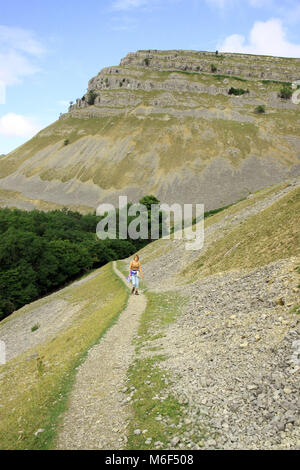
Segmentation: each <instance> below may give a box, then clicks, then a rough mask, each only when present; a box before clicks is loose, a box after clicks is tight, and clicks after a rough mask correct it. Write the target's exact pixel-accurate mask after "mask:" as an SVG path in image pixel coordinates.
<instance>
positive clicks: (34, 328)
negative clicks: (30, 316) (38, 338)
mask: <svg viewBox="0 0 300 470" xmlns="http://www.w3.org/2000/svg"><path fill="white" fill-rule="evenodd" d="M39 327H40V325H39V324H38V323H37V324H36V325H34V326H33V327H32V328H31V331H32V332H34V331H36V330H38V329H39Z"/></svg>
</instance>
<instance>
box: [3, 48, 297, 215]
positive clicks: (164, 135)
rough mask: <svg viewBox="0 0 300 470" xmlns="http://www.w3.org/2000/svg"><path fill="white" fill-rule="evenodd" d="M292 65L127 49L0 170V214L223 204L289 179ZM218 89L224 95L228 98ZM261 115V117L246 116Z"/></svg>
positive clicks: (293, 165) (292, 165)
mask: <svg viewBox="0 0 300 470" xmlns="http://www.w3.org/2000/svg"><path fill="white" fill-rule="evenodd" d="M299 65H300V59H288V58H277V57H265V56H253V55H243V54H223V53H222V54H221V53H218V54H216V53H209V52H196V51H153V50H149V51H138V52H136V53H130V54H128V55H127V56H126V57H125V58H124V59H122V60H121V63H120V65H118V66H113V67H107V68H104V69H103V70H101V71H100V73H99V74H98V75H97V76H96V77H94V78H92V79H91V80H90V81H89V84H88V90H87V92H86V93H85V94H84V95H83V96H82V97H81V98H78V99H77V100H76V102H75V103H74V104H72V105H71V106H70V108H69V112H68V113H65V114H62V115H61V116H60V118H59V120H58V121H57V122H55V123H54V124H52V125H51V126H49V127H48V128H46V129H44V130H42V131H41V132H40V133H39V134H37V136H35V137H34V138H33V139H31V140H30V141H29V142H27V143H26V144H25V145H23V146H21V147H20V148H18V149H16V150H15V151H14V152H11V153H10V154H9V155H6V156H3V157H2V158H1V160H0V203H1V205H8V206H18V207H25V208H26V209H30V208H32V207H43V208H47V206H48V208H49V209H50V208H53V207H62V206H68V207H72V208H77V209H78V210H80V211H86V210H90V209H94V208H96V207H97V206H98V204H99V203H101V202H104V201H105V202H107V201H110V202H112V203H115V202H117V200H118V196H119V195H127V196H128V198H130V199H131V200H138V199H139V198H140V197H141V196H143V195H145V194H146V193H154V194H156V195H157V196H158V197H159V198H160V199H161V200H162V201H164V202H167V203H173V202H180V203H188V202H189V203H191V202H202V203H205V205H206V208H207V209H212V208H215V207H218V206H221V205H225V204H229V203H231V202H233V201H235V200H237V199H239V198H242V197H244V196H246V195H248V194H249V192H252V191H255V190H257V189H259V188H262V187H265V186H267V185H271V184H274V183H277V182H279V181H282V180H286V179H290V178H292V177H294V176H297V175H298V174H300V161H299V159H300V137H299V136H300V132H299V128H300V114H299V111H300V108H299V105H296V104H294V103H293V102H292V100H290V99H282V98H280V96H279V92H280V89H281V88H282V87H283V86H289V83H290V82H292V81H294V80H295V79H297V78H299V70H300V68H299ZM229 91H230V93H231V94H230V93H229ZM259 105H263V106H264V107H265V110H266V112H265V113H263V112H262V113H261V114H260V113H258V112H255V109H256V108H257V107H258V106H259Z"/></svg>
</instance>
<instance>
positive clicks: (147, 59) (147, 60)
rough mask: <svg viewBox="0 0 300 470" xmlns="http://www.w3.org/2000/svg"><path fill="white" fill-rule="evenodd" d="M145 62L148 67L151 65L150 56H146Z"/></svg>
mask: <svg viewBox="0 0 300 470" xmlns="http://www.w3.org/2000/svg"><path fill="white" fill-rule="evenodd" d="M144 64H145V65H146V67H149V65H150V59H149V57H146V58H145V59H144Z"/></svg>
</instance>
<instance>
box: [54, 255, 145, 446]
mask: <svg viewBox="0 0 300 470" xmlns="http://www.w3.org/2000/svg"><path fill="white" fill-rule="evenodd" d="M113 269H114V271H115V273H116V274H117V275H118V276H119V277H120V278H121V279H122V280H123V281H124V282H126V279H125V277H124V276H123V274H122V273H121V272H120V271H119V270H118V269H117V267H116V263H115V262H114V263H113ZM145 307H146V297H145V296H144V295H143V294H140V295H139V296H130V297H129V301H128V305H127V307H126V308H125V309H124V310H123V312H122V313H121V315H120V317H119V319H118V321H117V322H116V323H115V324H114V325H113V326H112V327H111V328H110V329H109V330H108V331H107V332H106V334H105V335H104V336H103V338H102V339H101V341H100V343H99V344H97V345H95V346H94V347H93V348H91V349H90V351H89V353H88V357H87V359H86V361H85V362H84V363H83V364H82V365H81V366H80V367H79V368H78V372H77V375H76V382H75V385H74V388H73V391H72V393H71V396H70V402H69V407H68V409H67V411H66V412H65V414H64V416H63V422H62V426H61V430H60V432H59V435H58V440H57V449H107V450H120V449H123V448H124V446H125V444H126V441H127V437H126V430H127V426H128V420H129V418H130V412H129V409H128V406H126V403H127V401H126V395H125V393H123V392H122V389H124V388H125V387H126V372H127V369H128V367H129V365H130V363H131V361H132V360H133V356H134V346H133V344H132V339H133V337H134V335H135V334H136V333H137V329H138V324H139V318H140V315H141V314H142V313H143V311H144V309H145Z"/></svg>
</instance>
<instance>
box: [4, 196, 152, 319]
mask: <svg viewBox="0 0 300 470" xmlns="http://www.w3.org/2000/svg"><path fill="white" fill-rule="evenodd" d="M149 198H150V199H149ZM153 198H154V199H153ZM149 200H150V201H151V202H152V203H154V201H157V203H159V201H158V200H157V199H156V198H155V197H154V196H146V197H145V198H143V199H142V200H141V201H140V202H142V203H147V201H149ZM130 206H131V204H129V205H128V208H129V207H130ZM146 206H147V204H146ZM101 219H102V217H99V216H97V215H96V213H94V214H87V215H82V214H80V213H78V212H73V211H70V210H68V209H63V210H55V211H51V212H41V211H38V210H34V211H30V212H28V211H22V210H19V209H13V210H11V209H0V320H1V319H3V318H5V317H7V316H8V315H10V314H11V313H12V312H13V311H14V310H16V309H19V308H21V307H22V306H23V305H25V304H27V303H29V302H32V301H33V300H36V299H38V298H40V297H42V296H44V295H46V294H49V293H50V292H53V291H54V290H56V289H58V288H60V287H62V286H64V285H66V284H67V283H68V282H70V281H72V280H74V279H76V278H78V277H79V276H81V275H83V274H84V273H87V272H88V271H90V270H91V269H95V268H99V267H101V266H103V265H104V264H106V263H108V262H109V261H112V260H115V259H120V258H126V257H127V256H130V255H132V254H133V253H135V252H136V251H138V250H140V249H141V248H142V247H143V246H145V245H146V244H147V243H149V242H151V239H148V240H141V239H138V240H132V239H127V240H120V239H118V238H117V239H116V240H108V239H107V240H99V239H98V238H97V236H96V227H97V224H98V222H99V221H100V220H101ZM133 219H134V217H129V218H128V225H129V224H130V223H131V222H132V220H133ZM117 236H118V234H117Z"/></svg>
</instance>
